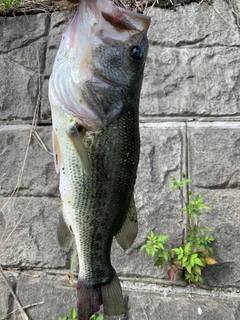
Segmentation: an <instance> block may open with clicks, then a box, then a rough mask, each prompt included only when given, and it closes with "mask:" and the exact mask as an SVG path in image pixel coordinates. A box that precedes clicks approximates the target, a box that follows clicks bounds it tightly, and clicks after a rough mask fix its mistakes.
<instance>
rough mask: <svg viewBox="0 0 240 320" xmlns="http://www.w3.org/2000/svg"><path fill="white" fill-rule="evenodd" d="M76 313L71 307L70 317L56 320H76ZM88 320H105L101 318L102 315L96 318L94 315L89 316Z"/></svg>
mask: <svg viewBox="0 0 240 320" xmlns="http://www.w3.org/2000/svg"><path fill="white" fill-rule="evenodd" d="M77 319H78V317H77V311H76V309H75V308H74V307H73V308H72V309H71V311H70V316H69V317H63V318H61V317H59V318H58V320H77ZM90 320H105V318H104V317H103V315H102V314H100V315H98V316H96V315H95V314H94V315H92V316H91V318H90Z"/></svg>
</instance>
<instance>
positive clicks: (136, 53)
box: [130, 46, 143, 61]
mask: <svg viewBox="0 0 240 320" xmlns="http://www.w3.org/2000/svg"><path fill="white" fill-rule="evenodd" d="M130 56H131V57H132V59H133V60H135V61H140V60H142V58H143V49H142V48H141V47H140V46H134V47H132V48H131V49H130Z"/></svg>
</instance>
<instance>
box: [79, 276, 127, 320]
mask: <svg viewBox="0 0 240 320" xmlns="http://www.w3.org/2000/svg"><path fill="white" fill-rule="evenodd" d="M77 292H78V293H77V310H78V320H89V319H90V317H91V316H92V315H93V314H94V313H95V312H97V311H98V310H99V309H100V306H101V305H102V304H103V310H104V314H105V315H108V316H112V315H121V314H123V313H124V311H125V307H124V301H123V295H122V289H121V285H120V282H119V279H118V277H117V274H116V272H115V271H114V276H113V279H112V281H111V282H109V283H108V284H104V285H102V286H99V287H98V288H92V287H88V286H87V285H86V283H85V282H84V281H83V280H81V279H78V283H77Z"/></svg>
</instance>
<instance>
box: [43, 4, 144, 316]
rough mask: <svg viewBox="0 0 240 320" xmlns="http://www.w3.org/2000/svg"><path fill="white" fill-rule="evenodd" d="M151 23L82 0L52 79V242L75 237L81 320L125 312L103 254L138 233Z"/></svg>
mask: <svg viewBox="0 0 240 320" xmlns="http://www.w3.org/2000/svg"><path fill="white" fill-rule="evenodd" d="M149 24H150V19H149V17H147V16H144V15H141V14H138V13H135V12H131V11H128V10H126V9H123V8H119V7H117V6H116V5H115V4H114V3H113V2H112V1H109V0H80V2H79V5H78V9H77V12H76V14H75V16H74V19H73V21H72V22H71V24H70V25H69V27H68V29H67V30H66V31H65V33H64V34H63V37H62V41H61V44H60V47H59V50H58V53H57V56H56V58H55V62H54V66H53V70H52V74H51V77H50V81H49V100H50V104H51V110H52V127H53V152H54V162H55V167H56V170H57V172H59V173H60V187H59V189H60V193H61V207H62V213H61V215H60V218H59V224H58V231H57V232H58V241H59V243H60V245H61V246H62V248H63V249H65V250H66V251H68V250H69V249H70V247H71V244H72V241H73V236H74V237H75V241H76V246H77V252H78V258H79V278H78V282H77V286H76V288H77V310H78V319H79V320H88V319H89V318H90V317H91V315H92V314H94V313H95V312H96V311H98V310H99V308H100V306H101V305H102V304H103V309H104V313H105V314H106V315H120V314H121V313H123V312H124V303H123V296H122V290H121V286H120V283H119V280H118V277H117V275H116V272H115V270H114V268H113V267H112V265H111V259H110V251H111V244H112V240H113V237H114V236H115V237H116V239H117V241H118V243H119V244H120V245H121V246H122V247H123V248H124V249H127V248H129V247H130V246H131V245H132V243H133V241H134V239H135V237H136V235H137V214H136V208H135V205H134V196H133V189H134V183H135V180H136V171H137V166H138V160H139V148H140V141H139V140H140V139H139V97H140V90H141V84H142V78H143V71H144V64H145V61H146V55H147V51H148V42H147V35H146V34H147V30H148V27H149Z"/></svg>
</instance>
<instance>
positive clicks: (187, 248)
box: [183, 242, 191, 254]
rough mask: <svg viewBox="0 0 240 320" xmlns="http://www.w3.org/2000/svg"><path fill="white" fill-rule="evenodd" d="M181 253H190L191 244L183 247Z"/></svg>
mask: <svg viewBox="0 0 240 320" xmlns="http://www.w3.org/2000/svg"><path fill="white" fill-rule="evenodd" d="M183 251H184V253H186V254H189V253H190V252H191V243H190V242H188V243H187V244H186V245H185V247H184V249H183Z"/></svg>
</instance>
